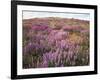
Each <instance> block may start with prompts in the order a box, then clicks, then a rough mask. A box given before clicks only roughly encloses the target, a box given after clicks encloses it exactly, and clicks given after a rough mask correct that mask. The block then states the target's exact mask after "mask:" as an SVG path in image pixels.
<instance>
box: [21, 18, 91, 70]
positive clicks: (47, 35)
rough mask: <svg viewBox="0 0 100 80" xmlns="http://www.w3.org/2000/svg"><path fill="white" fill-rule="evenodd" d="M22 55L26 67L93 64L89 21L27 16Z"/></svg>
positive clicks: (24, 23) (24, 26)
mask: <svg viewBox="0 0 100 80" xmlns="http://www.w3.org/2000/svg"><path fill="white" fill-rule="evenodd" d="M22 59H23V68H25V69H26V68H44V67H68V66H70V67H71V66H85V65H89V21H86V20H79V19H73V18H72V19H68V18H60V17H47V18H32V19H24V20H23V58H22Z"/></svg>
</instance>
